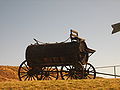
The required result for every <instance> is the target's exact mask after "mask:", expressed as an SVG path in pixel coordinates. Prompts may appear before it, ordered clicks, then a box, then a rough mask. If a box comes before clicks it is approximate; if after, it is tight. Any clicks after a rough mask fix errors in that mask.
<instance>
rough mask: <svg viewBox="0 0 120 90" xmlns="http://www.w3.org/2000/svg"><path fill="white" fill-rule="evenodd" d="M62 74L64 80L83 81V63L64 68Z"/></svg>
mask: <svg viewBox="0 0 120 90" xmlns="http://www.w3.org/2000/svg"><path fill="white" fill-rule="evenodd" d="M60 74H61V78H62V79H63V80H70V79H82V78H83V74H84V73H83V66H82V64H81V63H76V64H74V65H68V66H62V67H61V71H60Z"/></svg>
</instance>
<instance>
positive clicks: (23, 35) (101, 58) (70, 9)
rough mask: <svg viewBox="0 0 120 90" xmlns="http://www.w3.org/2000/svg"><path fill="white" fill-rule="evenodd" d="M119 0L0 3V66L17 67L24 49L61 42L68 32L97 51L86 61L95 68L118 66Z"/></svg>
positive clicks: (2, 0) (3, 0) (12, 0)
mask: <svg viewBox="0 0 120 90" xmlns="http://www.w3.org/2000/svg"><path fill="white" fill-rule="evenodd" d="M118 22H120V1H119V0H0V43H1V45H0V65H15V66H16V65H20V64H21V63H22V61H24V60H25V50H26V47H27V46H28V45H30V44H32V43H34V41H33V38H36V39H38V40H39V41H41V42H45V43H46V42H49V43H51V42H61V41H64V40H66V39H67V38H68V37H69V34H70V31H69V30H70V29H75V30H77V31H78V32H79V36H80V37H82V38H85V39H86V43H87V45H88V47H90V48H93V49H95V50H96V53H94V54H93V55H92V56H91V57H90V59H89V62H90V63H91V64H93V65H94V66H95V67H97V66H106V65H119V64H120V33H116V34H113V35H112V34H111V32H112V27H111V25H112V24H115V23H118Z"/></svg>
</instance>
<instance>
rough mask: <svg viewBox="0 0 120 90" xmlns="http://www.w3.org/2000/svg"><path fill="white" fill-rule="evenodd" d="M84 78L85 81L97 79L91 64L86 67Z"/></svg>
mask: <svg viewBox="0 0 120 90" xmlns="http://www.w3.org/2000/svg"><path fill="white" fill-rule="evenodd" d="M84 78H85V79H95V78H96V71H95V68H94V67H93V66H92V65H91V64H90V63H87V64H85V65H84Z"/></svg>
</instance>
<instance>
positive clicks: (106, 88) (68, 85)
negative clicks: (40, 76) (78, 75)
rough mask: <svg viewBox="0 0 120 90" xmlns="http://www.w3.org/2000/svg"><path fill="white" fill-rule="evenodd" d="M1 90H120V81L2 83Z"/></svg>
mask: <svg viewBox="0 0 120 90" xmlns="http://www.w3.org/2000/svg"><path fill="white" fill-rule="evenodd" d="M0 89H1V90H120V79H91V80H90V79H82V80H56V81H53V80H50V81H47V80H46V81H45V80H44V81H15V82H9V81H8V82H0Z"/></svg>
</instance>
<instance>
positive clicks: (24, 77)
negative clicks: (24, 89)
mask: <svg viewBox="0 0 120 90" xmlns="http://www.w3.org/2000/svg"><path fill="white" fill-rule="evenodd" d="M36 71H37V72H36ZM18 77H19V80H20V81H29V80H31V81H34V80H37V79H38V77H41V76H40V72H39V75H38V70H36V69H33V68H31V67H29V66H28V65H27V61H26V60H25V61H23V62H22V64H21V65H20V67H19V69H18Z"/></svg>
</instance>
